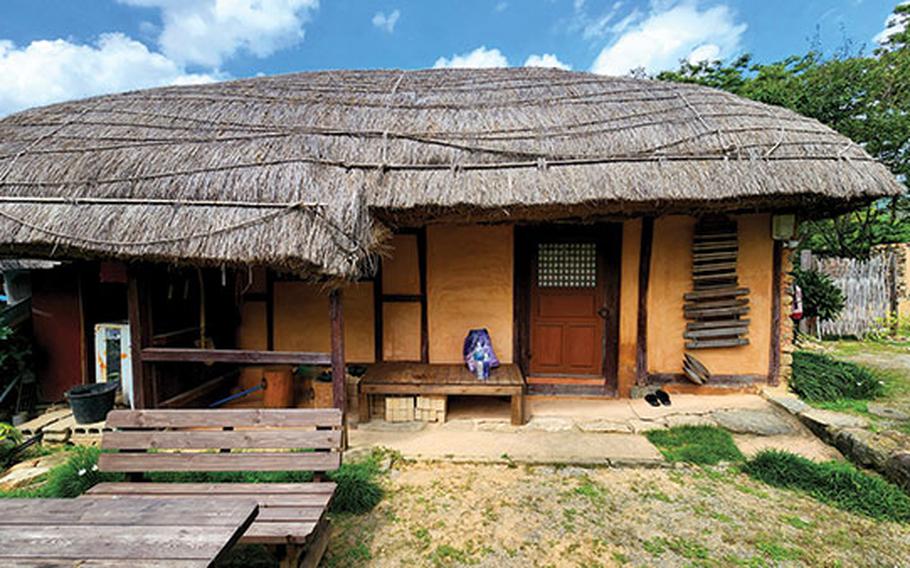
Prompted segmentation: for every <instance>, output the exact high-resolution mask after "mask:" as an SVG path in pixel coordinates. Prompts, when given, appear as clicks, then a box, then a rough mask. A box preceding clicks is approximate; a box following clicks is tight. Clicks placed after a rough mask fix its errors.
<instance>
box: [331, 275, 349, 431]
mask: <svg viewBox="0 0 910 568" xmlns="http://www.w3.org/2000/svg"><path fill="white" fill-rule="evenodd" d="M329 317H330V319H331V321H332V401H333V402H334V406H335V408H337V409H339V410H341V412H342V414H344V412H345V394H344V391H345V375H346V370H345V365H344V310H343V308H342V299H341V289H339V288H335V289H334V290H332V292H331V293H330V294H329Z"/></svg>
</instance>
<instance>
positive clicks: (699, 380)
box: [683, 365, 705, 385]
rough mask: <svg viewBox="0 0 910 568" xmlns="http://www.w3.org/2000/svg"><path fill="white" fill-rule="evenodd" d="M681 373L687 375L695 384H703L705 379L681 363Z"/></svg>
mask: <svg viewBox="0 0 910 568" xmlns="http://www.w3.org/2000/svg"><path fill="white" fill-rule="evenodd" d="M683 374H684V375H685V376H686V377H688V378H689V380H691V381H692V382H693V383H695V384H697V385H703V384H705V379H704V378H702V377H700V376H699V375H698V373H697V372H695V370H694V369H690V368H689V367H687V366H685V365H683Z"/></svg>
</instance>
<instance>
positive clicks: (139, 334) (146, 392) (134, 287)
mask: <svg viewBox="0 0 910 568" xmlns="http://www.w3.org/2000/svg"><path fill="white" fill-rule="evenodd" d="M142 277H143V274H142V273H141V272H139V270H137V269H136V268H131V269H130V271H129V276H128V280H127V309H128V315H129V323H130V351H131V353H130V355H131V359H132V370H133V402H134V404H135V406H136V408H137V409H143V408H154V406H155V403H156V401H155V399H154V397H155V396H156V395H155V391H156V390H157V389H155V385H153V384H152V382H153V381H154V380H155V378H154V375H153V373H152V369H151V368H150V365H149V364H148V363H145V362H144V361H143V360H142V349H143V348H145V347H148V346H149V345H150V343H151V341H150V337H151V330H152V319H151V314H150V313H149V312H150V309H149V301H148V297H147V296H148V291H147V287H146V285H145V283H144V282H143V281H142Z"/></svg>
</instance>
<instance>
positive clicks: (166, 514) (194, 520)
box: [0, 496, 256, 527]
mask: <svg viewBox="0 0 910 568" xmlns="http://www.w3.org/2000/svg"><path fill="white" fill-rule="evenodd" d="M189 501H190V503H189V505H190V507H189V509H188V503H187V500H180V501H178V500H170V501H169V500H166V499H165V500H159V501H149V500H143V499H131V498H129V497H125V498H122V499H119V500H117V501H116V502H113V501H109V500H98V501H93V500H87V501H83V500H79V499H47V500H40V501H36V500H34V499H10V500H8V501H7V502H5V503H3V507H2V508H0V514H2V519H0V525H9V524H14V525H18V526H21V525H77V524H78V525H85V524H89V525H92V526H101V525H114V526H119V525H143V526H168V525H182V526H227V527H235V526H236V525H237V522H238V518H245V516H247V515H249V512H250V506H251V505H252V504H255V503H256V499H255V498H254V497H253V496H248V497H245V498H238V499H235V500H233V501H218V502H212V501H206V500H203V499H191V500H189ZM193 503H195V505H193Z"/></svg>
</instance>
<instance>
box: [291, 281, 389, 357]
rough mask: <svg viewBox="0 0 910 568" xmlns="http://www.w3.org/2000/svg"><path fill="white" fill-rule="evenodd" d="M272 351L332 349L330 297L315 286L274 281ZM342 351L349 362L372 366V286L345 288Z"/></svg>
mask: <svg viewBox="0 0 910 568" xmlns="http://www.w3.org/2000/svg"><path fill="white" fill-rule="evenodd" d="M274 287H275V350H276V351H318V352H321V353H328V352H329V351H330V350H331V329H330V326H329V297H328V293H327V292H326V290H325V289H324V288H323V287H322V286H320V285H318V284H308V283H306V282H294V281H287V282H275V284H274ZM342 301H343V307H344V351H345V359H346V360H347V361H350V362H352V363H372V362H373V360H374V358H375V357H374V356H375V353H376V349H375V343H374V339H373V284H372V282H359V283H357V284H351V285H349V286H347V287H345V289H344V295H343V298H342Z"/></svg>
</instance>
